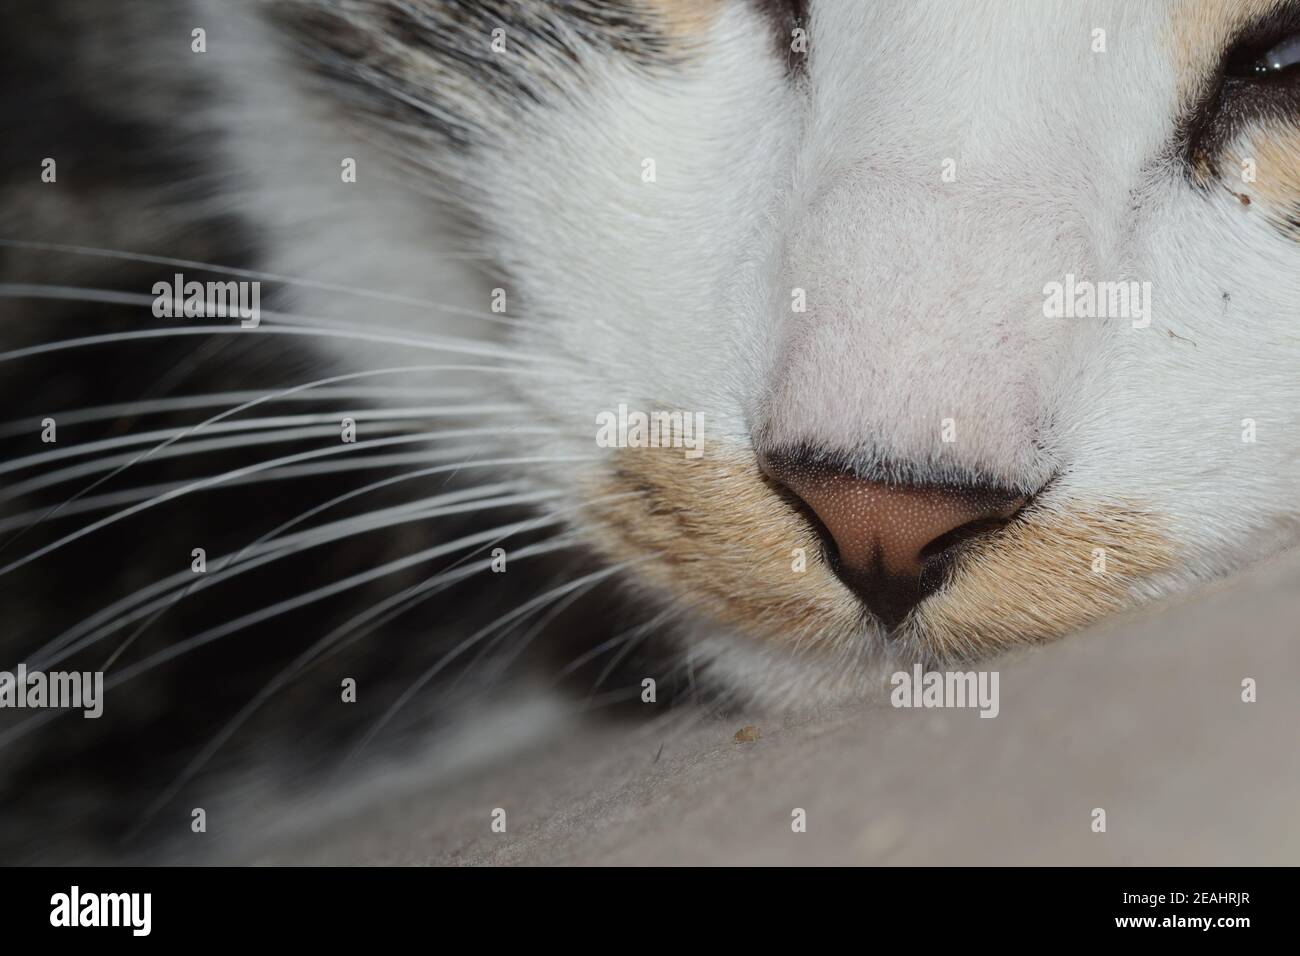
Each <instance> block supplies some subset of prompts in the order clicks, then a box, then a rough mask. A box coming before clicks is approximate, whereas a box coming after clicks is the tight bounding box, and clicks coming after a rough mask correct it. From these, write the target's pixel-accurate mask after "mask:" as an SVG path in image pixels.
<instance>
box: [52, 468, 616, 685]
mask: <svg viewBox="0 0 1300 956" xmlns="http://www.w3.org/2000/svg"><path fill="white" fill-rule="evenodd" d="M584 460H591V459H590V458H578V457H531V458H497V459H485V460H480V461H476V462H474V463H473V464H472V465H470V466H469V467H475V468H489V467H492V468H495V467H500V466H502V465H521V464H556V463H570V462H574V461H584ZM463 465H464V463H463V462H457V463H456V464H453V465H438V466H435V467H432V468H422V469H419V470H417V471H412V472H406V473H403V474H401V475H394V476H390V477H388V478H385V479H383V480H382V481H377V482H373V483H372V484H369V485H366V486H364V487H362V488H355V489H353V490H351V491H348V492H345V493H344V494H341V495H338V496H336V497H334V498H331V499H330V500H329V501H326V502H324V503H323V504H319V505H316V506H315V507H313V508H310V509H308V510H307V511H304V512H302V513H301V514H299V515H296V516H295V517H293V518H291V519H290V520H288V521H286V522H284V523H283V524H281V525H279V526H278V527H276V528H273V529H271V530H270V531H268V532H266V534H264V535H262V536H261V537H259V538H258V539H257V540H255V541H253V542H251V543H249V544H247V545H245V546H244V547H243V548H242V549H241V550H240V551H239V552H238V553H232V554H230V555H226V556H225V557H223V558H219V559H217V560H216V561H214V562H213V563H214V565H216V576H215V577H213V578H209V577H207V576H205V577H203V578H197V579H194V580H192V581H190V583H189V585H188V586H187V587H185V588H177V589H176V591H175V592H174V593H173V594H172V595H168V597H169V598H174V600H170V601H169V602H167V603H164V602H163V601H160V602H155V603H154V604H153V605H151V606H150V607H151V609H155V608H156V613H155V614H154V615H153V616H152V617H150V618H149V619H148V621H146V622H145V624H143V625H141V628H140V631H143V630H144V629H145V628H147V627H148V626H149V625H150V624H152V623H153V622H154V621H155V620H157V619H158V617H159V616H161V615H162V614H163V613H165V612H166V611H168V610H170V609H171V608H173V607H175V606H176V604H178V603H179V602H180V601H182V600H183V599H184V598H186V597H188V596H189V595H190V594H192V593H193V592H194V591H196V590H198V589H199V588H201V587H204V586H206V585H207V584H215V583H217V582H218V581H221V580H224V579H225V578H226V577H233V576H234V575H235V574H240V573H243V571H245V570H250V569H248V568H243V567H237V569H236V571H235V572H234V573H232V574H230V575H225V574H222V572H224V571H225V570H226V569H227V568H228V567H230V566H231V565H236V566H239V565H240V562H241V561H243V560H244V559H245V558H246V557H247V556H248V555H249V554H250V553H252V554H254V555H256V554H257V553H258V549H260V548H262V546H263V545H265V544H266V542H268V541H272V540H273V539H276V540H275V541H274V545H275V546H277V551H276V554H275V555H274V557H272V558H271V560H279V559H280V558H282V557H287V556H288V555H289V554H290V553H295V551H296V550H302V549H293V550H290V551H287V552H286V551H282V550H278V548H279V547H283V544H282V542H281V541H280V540H279V539H280V536H281V535H283V534H284V532H286V531H288V530H289V529H290V528H292V527H294V526H295V525H298V524H301V523H302V522H303V521H306V520H308V519H309V518H313V517H315V516H317V515H319V514H321V513H322V512H324V511H327V510H328V509H330V508H333V507H335V506H337V505H339V504H342V503H343V502H345V501H348V500H349V499H352V498H356V497H360V496H361V495H363V494H368V493H370V492H372V491H376V490H378V489H380V488H384V487H388V486H391V485H395V484H398V483H400V482H405V481H413V480H415V479H417V478H424V477H428V476H431V475H435V474H440V473H442V474H445V473H447V472H449V471H452V470H453V469H460V468H461V467H463ZM518 484H519V483H518V482H501V483H498V484H495V485H485V486H476V487H474V488H471V489H463V490H459V491H453V492H447V493H445V494H441V495H438V496H437V497H435V498H432V499H424V500H422V501H420V502H417V503H416V504H418V505H422V506H428V505H432V504H438V505H444V504H449V503H452V502H454V501H458V500H461V499H463V498H470V497H485V496H487V495H489V494H494V493H496V492H497V491H498V490H502V489H507V488H515V487H518ZM478 504H479V506H480V507H482V506H485V505H486V503H485V502H479V503H478ZM399 507H401V506H399ZM380 513H381V512H370V513H368V514H367V515H366V516H363V520H371V521H373V520H375V519H374V518H372V517H371V516H372V515H378V514H380ZM428 516H429V515H427V514H424V515H421V516H420V517H421V519H423V518H426V517H428ZM332 540H335V539H332ZM324 543H327V542H323V541H315V540H313V541H312V542H311V544H310V545H309V546H310V547H316V546H318V545H319V544H324ZM264 563H266V562H259V566H260V565H261V564H264ZM187 577H192V573H190V572H184V571H181V572H178V573H176V574H173V575H171V576H170V577H168V578H165V579H163V581H160V582H155V583H154V584H153V585H150V586H148V587H146V588H143V589H141V590H140V591H137V592H135V594H133V595H128V596H127V597H126V598H122V599H120V600H119V601H117V602H116V603H115V604H113V605H112V606H110V607H108V608H105V609H104V610H102V611H100V612H98V613H97V614H96V615H94V617H93V618H91V619H90V620H89V621H85V622H82V624H80V625H77V626H76V627H74V628H73V629H71V630H70V631H67V632H64V634H63V635H60V636H59V637H57V638H55V639H54V641H51V642H50V643H49V644H47V645H46V646H45V647H44V648H42V649H41V651H40V652H39V654H41V655H44V654H48V653H52V652H54V651H57V650H58V649H60V648H61V647H63V646H64V645H65V644H67V643H70V642H71V641H73V640H76V638H77V637H79V636H80V635H81V634H84V633H86V632H87V631H89V630H91V629H93V628H94V627H95V625H96V624H97V623H98V622H99V621H101V620H106V619H112V618H115V617H117V615H119V614H121V613H122V612H123V611H124V610H126V609H127V608H129V607H131V606H132V605H133V604H135V603H137V602H138V601H140V600H144V599H147V598H148V597H149V596H150V594H156V593H158V591H160V590H166V589H167V588H168V587H170V585H171V584H174V583H179V582H181V581H185V580H187ZM145 592H148V593H145ZM166 600H167V599H164V601H166ZM138 616H139V612H137V613H136V614H135V615H133V616H132V618H131V620H134V619H137V618H138ZM124 623H129V620H128V621H126V622H124ZM121 626H123V624H118V625H116V626H114V627H112V628H111V629H109V630H108V631H106V632H100V633H97V634H95V635H92V637H91V638H88V639H87V642H86V643H87V644H93V643H95V642H96V641H98V640H99V639H100V638H101V637H103V636H106V634H107V633H112V631H113V630H117V629H118V627H121ZM140 631H137V632H136V633H135V634H133V635H132V636H131V638H130V640H134V639H135V637H136V636H138V634H139V633H140ZM69 653H72V652H71V651H70V652H69ZM65 656H66V655H65ZM115 657H116V655H115ZM46 666H47V667H48V665H46ZM108 666H109V665H108V664H105V665H104V666H103V667H101V668H100V670H108Z"/></svg>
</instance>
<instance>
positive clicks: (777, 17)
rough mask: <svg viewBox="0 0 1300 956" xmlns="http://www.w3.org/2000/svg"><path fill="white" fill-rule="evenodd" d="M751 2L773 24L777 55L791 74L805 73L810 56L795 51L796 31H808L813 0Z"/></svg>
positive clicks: (763, 0)
mask: <svg viewBox="0 0 1300 956" xmlns="http://www.w3.org/2000/svg"><path fill="white" fill-rule="evenodd" d="M751 2H752V3H753V4H754V6H755V7H757V8H758V10H759V12H760V13H762V14H763V16H764V17H765V18H766V19H767V21H768V22H769V23H771V25H772V35H773V38H774V40H775V44H776V52H777V55H778V56H779V57H780V58H781V60H782V62H784V63H785V64H786V68H787V69H788V70H789V72H790V73H791V74H792V75H794V74H799V73H802V72H804V70H805V69H806V64H807V62H808V55H807V53H806V52H804V51H799V50H795V49H793V46H794V31H795V30H796V29H800V28H802V29H803V30H807V29H808V8H809V7H810V6H811V5H812V0H751ZM805 50H806V47H805Z"/></svg>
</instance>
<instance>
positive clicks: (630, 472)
mask: <svg viewBox="0 0 1300 956" xmlns="http://www.w3.org/2000/svg"><path fill="white" fill-rule="evenodd" d="M628 491H633V492H638V493H640V495H641V497H639V498H637V499H635V500H629V499H624V500H621V501H619V502H617V503H614V504H610V505H605V506H601V505H595V506H593V509H592V510H593V511H594V512H595V513H596V517H597V519H598V520H599V521H600V522H601V531H600V532H599V533H598V534H597V538H596V542H595V543H596V545H597V547H599V548H600V549H601V550H602V551H605V552H606V553H608V554H609V555H610V556H611V557H614V558H616V559H619V560H625V559H627V558H637V557H642V556H644V555H645V554H647V553H652V554H657V555H659V557H658V559H657V560H655V561H650V562H647V563H646V564H643V565H640V566H639V567H638V571H637V573H638V575H643V576H645V577H646V578H648V579H650V582H651V583H652V584H654V585H656V586H657V589H658V590H659V591H660V592H661V593H662V592H665V591H666V592H667V593H669V594H671V595H673V597H674V600H675V602H684V603H686V604H687V605H690V606H692V607H693V609H694V610H696V611H698V612H701V613H703V614H705V615H706V616H709V617H712V618H714V619H715V620H719V621H722V622H723V623H726V624H730V625H732V626H735V627H738V628H740V629H742V630H744V631H746V632H750V633H756V634H759V635H762V636H764V637H772V638H775V639H777V640H780V641H783V642H785V641H791V642H793V641H805V640H806V641H808V642H810V643H817V642H821V641H824V640H827V639H830V638H833V637H836V636H840V635H843V634H845V633H847V632H849V631H852V630H854V629H857V628H859V627H860V625H861V621H862V611H861V609H860V608H859V606H858V602H857V600H856V599H855V598H854V597H853V595H852V594H850V593H849V591H848V590H846V589H845V588H844V587H843V585H841V584H840V582H839V579H838V578H837V577H835V575H834V574H833V573H832V572H831V570H830V569H829V568H827V567H826V565H825V564H824V563H823V562H822V561H821V559H820V553H821V543H820V541H819V539H818V537H817V533H816V532H815V531H814V530H813V528H812V527H811V525H810V524H809V523H808V521H807V520H805V519H804V517H803V516H802V515H801V514H800V513H799V512H798V511H797V510H796V508H795V507H794V505H792V504H791V503H789V502H788V501H787V500H786V499H784V498H782V497H781V495H780V494H778V493H777V491H776V490H775V489H774V488H773V487H772V486H770V485H769V484H768V483H767V482H766V480H765V479H764V478H763V476H762V474H761V473H760V472H759V470H758V465H757V464H755V463H754V462H753V461H752V459H750V460H745V459H742V458H740V457H739V456H736V457H734V458H732V457H718V456H717V455H715V454H713V453H710V454H708V455H706V456H705V457H704V458H700V459H695V460H687V459H686V458H685V457H684V456H683V455H682V452H681V450H680V449H674V448H633V449H625V450H622V451H620V452H618V453H617V455H616V458H615V469H614V472H613V475H612V476H610V477H609V479H608V480H607V483H606V484H605V486H604V487H602V488H600V489H598V491H597V493H598V494H606V493H610V492H614V493H618V492H628ZM796 548H802V549H804V553H805V555H806V556H807V557H806V561H807V570H806V571H803V572H796V571H794V570H792V567H791V565H792V562H794V561H795V555H794V553H793V552H794V550H795V549H796Z"/></svg>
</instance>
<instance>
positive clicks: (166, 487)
mask: <svg viewBox="0 0 1300 956" xmlns="http://www.w3.org/2000/svg"><path fill="white" fill-rule="evenodd" d="M482 450H483V449H482V448H471V449H470V452H471V455H472V454H473V453H475V452H481V451H482ZM465 451H466V449H464V448H450V449H445V450H442V451H427V452H409V453H405V454H395V455H365V456H362V457H360V458H359V459H354V460H351V461H333V462H320V463H317V464H307V465H291V466H288V467H285V468H276V469H273V470H271V471H268V472H265V473H263V474H259V475H247V476H245V477H243V478H237V479H232V480H230V481H227V482H224V483H223V486H224V487H226V488H238V487H243V486H245V485H255V484H261V483H262V482H266V481H286V480H291V479H294V478H304V477H315V476H320V475H336V474H344V473H347V472H350V471H366V470H371V469H375V468H389V467H393V466H397V465H412V464H421V463H424V462H430V461H446V460H447V459H450V458H459V457H460V456H461V455H462V454H463V453H464V452H465ZM185 484H186V482H185V481H165V482H159V483H158V484H153V485H144V486H141V487H137V488H127V489H124V490H122V491H114V492H108V493H106V494H102V495H96V496H94V497H91V498H82V499H80V500H78V501H76V502H74V503H72V504H69V505H68V506H67V507H65V508H64V509H63V510H62V511H61V513H60V515H59V517H61V518H71V517H76V516H77V515H79V514H85V513H87V512H91V511H102V510H104V509H105V508H114V507H118V506H120V505H124V504H130V503H132V502H136V501H143V500H145V499H146V498H152V497H153V496H155V495H159V494H162V493H163V492H166V491H171V490H173V489H176V488H181V487H183V486H184V485H185ZM48 514H49V512H48V510H46V509H42V508H35V509H33V510H31V511H24V512H21V513H19V514H16V515H13V516H11V517H9V518H5V519H3V520H0V534H3V533H5V532H7V531H12V530H13V529H15V528H23V527H26V526H27V525H29V524H31V523H32V522H34V521H36V520H38V519H40V518H41V517H42V516H44V515H48Z"/></svg>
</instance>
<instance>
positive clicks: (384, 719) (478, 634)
mask: <svg viewBox="0 0 1300 956" xmlns="http://www.w3.org/2000/svg"><path fill="white" fill-rule="evenodd" d="M646 560H649V556H647V557H643V558H636V559H633V560H631V561H622V562H619V563H618V564H615V565H612V566H610V567H608V568H602V569H601V570H599V571H593V572H591V573H590V574H585V575H583V576H582V577H580V578H577V579H576V580H573V581H570V582H568V583H567V584H562V585H560V586H558V587H555V588H552V589H551V590H549V591H547V592H546V593H545V594H539V595H538V596H537V597H535V598H532V599H531V600H529V601H526V602H524V603H523V604H521V605H520V606H519V607H517V608H515V609H514V610H511V611H507V612H506V613H505V614H503V615H501V616H500V617H498V618H497V619H496V620H495V621H493V622H492V623H491V624H487V625H485V626H484V627H481V628H479V629H478V630H477V631H475V632H474V633H473V634H471V635H470V636H469V637H467V638H465V639H464V640H462V641H461V642H460V643H459V644H457V645H456V646H455V647H454V648H452V649H451V650H450V651H448V652H447V653H446V654H444V655H443V656H442V657H441V658H439V660H438V662H437V663H435V664H434V665H433V666H432V667H430V668H428V669H427V670H425V671H424V672H423V673H422V674H421V675H420V676H419V677H418V678H417V679H416V680H415V682H414V683H413V684H411V686H410V687H408V688H407V689H406V690H405V691H404V692H403V693H402V694H401V695H400V696H398V698H397V700H395V701H394V702H393V703H392V705H391V706H389V708H388V709H387V710H386V711H384V713H383V715H382V716H381V717H380V718H379V719H378V720H377V721H375V723H374V724H373V725H372V726H371V728H370V729H369V730H368V731H367V732H366V734H365V736H364V737H362V739H361V741H360V742H359V743H358V744H357V745H356V747H355V748H353V750H352V752H351V753H350V754H349V755H348V757H347V758H346V759H345V760H344V765H345V766H346V765H348V764H350V763H352V761H354V760H355V759H356V758H357V757H358V756H359V755H360V754H361V752H362V751H363V750H365V748H366V747H367V746H369V745H370V743H371V742H372V741H373V740H374V739H375V737H376V736H378V734H379V732H380V731H382V730H383V728H384V727H386V726H387V725H388V723H389V721H391V720H392V719H393V717H395V716H396V715H397V712H398V711H399V710H401V709H402V708H403V707H404V706H406V704H408V703H409V702H410V701H411V699H412V698H413V697H414V696H415V695H416V694H417V693H419V692H420V690H421V689H422V688H423V687H424V686H425V685H426V684H428V683H429V681H431V680H433V678H435V677H436V676H438V674H439V673H441V672H442V671H443V670H444V669H445V668H446V667H447V666H448V665H449V664H451V663H452V662H453V661H455V660H456V659H457V658H458V657H460V655H461V654H463V653H465V652H466V651H468V650H469V649H470V648H472V647H473V646H474V645H475V644H477V643H478V642H479V641H481V640H482V639H483V638H484V637H486V636H487V635H488V634H490V633H492V631H493V630H495V629H496V628H498V627H501V626H503V625H505V624H508V623H510V622H511V621H513V620H515V619H517V618H519V617H521V616H523V615H525V614H527V613H529V612H531V611H532V610H534V609H535V608H538V607H544V606H545V605H546V604H548V603H550V602H551V601H554V600H556V599H557V598H559V597H563V596H564V595H565V594H568V593H569V592H570V591H572V590H575V589H577V588H580V587H582V586H583V585H585V584H586V583H587V582H589V581H592V582H599V581H601V580H604V579H605V578H608V577H611V576H612V575H614V574H618V573H619V572H622V571H625V570H627V569H628V568H629V567H632V566H634V565H636V564H639V563H641V562H643V561H646Z"/></svg>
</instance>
